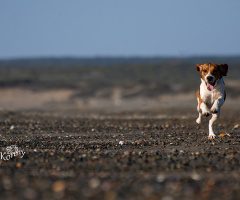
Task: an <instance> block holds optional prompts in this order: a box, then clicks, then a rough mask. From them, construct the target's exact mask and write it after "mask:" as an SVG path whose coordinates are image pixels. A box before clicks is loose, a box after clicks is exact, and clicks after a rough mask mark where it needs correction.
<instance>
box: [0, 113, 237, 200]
mask: <svg viewBox="0 0 240 200" xmlns="http://www.w3.org/2000/svg"><path fill="white" fill-rule="evenodd" d="M76 113H77V111H76ZM76 113H74V114H71V113H69V114H66V113H65V114H63V113H62V114H46V113H23V112H4V111H1V112H0V138H1V140H0V152H1V160H0V177H1V179H0V199H6V200H13V199H29V200H31V199H105V200H119V199H124V200H125V199H140V200H141V199H149V200H151V199H152V200H155V199H161V200H173V199H191V200H192V199H195V200H198V199H211V200H213V199H224V200H228V199H229V200H230V199H240V148H239V147H240V146H239V145H240V113H239V112H237V111H236V110H235V111H234V109H233V110H232V111H228V112H227V111H226V112H225V114H224V115H223V116H222V118H221V119H220V120H219V121H217V123H216V126H215V130H216V133H217V135H218V137H217V138H216V139H214V140H209V139H208V138H207V134H208V130H207V121H206V120H205V122H204V123H203V124H202V125H201V126H199V125H197V124H196V123H195V119H196V116H197V112H196V111H194V112H192V113H191V112H189V113H188V114H186V113H184V112H183V111H181V110H179V111H178V112H173V111H165V112H164V113H162V112H160V111H159V112H158V111H154V112H149V113H134V112H132V113H114V114H109V113H108V114H105V113H97V114H93V113H92V114H91V113H85V114H82V113H81V114H79V113H78V114H76ZM194 114H196V116H195V115H194ZM11 145H15V147H17V148H18V152H17V153H16V152H15V155H14V154H11V153H9V152H8V153H9V154H7V150H6V148H7V147H10V146H11ZM11 147H12V148H13V147H14V146H11ZM13 152H14V151H13Z"/></svg>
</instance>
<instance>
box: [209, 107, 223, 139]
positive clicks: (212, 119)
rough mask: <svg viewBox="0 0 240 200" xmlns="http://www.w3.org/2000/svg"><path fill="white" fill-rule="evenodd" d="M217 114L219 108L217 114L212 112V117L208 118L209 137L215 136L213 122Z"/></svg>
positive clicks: (217, 116)
mask: <svg viewBox="0 0 240 200" xmlns="http://www.w3.org/2000/svg"><path fill="white" fill-rule="evenodd" d="M219 115H220V110H219V113H217V114H214V113H213V114H212V118H211V119H210V120H209V135H208V138H209V139H214V138H215V137H216V135H215V134H214V131H213V123H214V122H215V121H216V120H217V119H218V118H219Z"/></svg>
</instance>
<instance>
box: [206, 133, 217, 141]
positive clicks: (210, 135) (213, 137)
mask: <svg viewBox="0 0 240 200" xmlns="http://www.w3.org/2000/svg"><path fill="white" fill-rule="evenodd" d="M215 137H216V135H215V134H209V136H208V139H210V140H212V139H215Z"/></svg>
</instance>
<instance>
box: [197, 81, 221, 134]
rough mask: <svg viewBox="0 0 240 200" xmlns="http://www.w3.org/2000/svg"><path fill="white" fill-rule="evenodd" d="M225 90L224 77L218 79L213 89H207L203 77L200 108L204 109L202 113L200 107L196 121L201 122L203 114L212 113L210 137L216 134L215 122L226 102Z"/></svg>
mask: <svg viewBox="0 0 240 200" xmlns="http://www.w3.org/2000/svg"><path fill="white" fill-rule="evenodd" d="M224 91H225V86H224V82H223V79H222V78H221V79H219V80H217V81H216V83H215V86H214V89H213V90H212V91H209V90H208V89H207V86H206V83H205V80H203V79H201V85H200V96H201V99H202V100H203V102H202V103H201V105H200V109H201V110H202V113H201V112H200V110H199V109H198V112H199V117H198V118H197V120H196V122H197V123H198V124H200V123H201V118H202V115H203V116H207V115H206V114H208V115H209V114H210V113H212V118H211V119H210V120H209V135H208V138H209V139H213V138H215V136H216V135H215V134H214V132H213V123H214V122H215V121H216V120H217V119H218V118H219V116H220V109H221V106H222V105H223V103H224ZM198 104H199V101H198ZM198 107H199V106H198Z"/></svg>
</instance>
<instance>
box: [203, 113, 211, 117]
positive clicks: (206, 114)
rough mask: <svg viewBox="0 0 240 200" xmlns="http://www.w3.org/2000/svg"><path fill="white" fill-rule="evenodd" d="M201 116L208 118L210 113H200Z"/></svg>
mask: <svg viewBox="0 0 240 200" xmlns="http://www.w3.org/2000/svg"><path fill="white" fill-rule="evenodd" d="M202 116H203V117H209V116H210V113H209V112H204V113H202Z"/></svg>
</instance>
